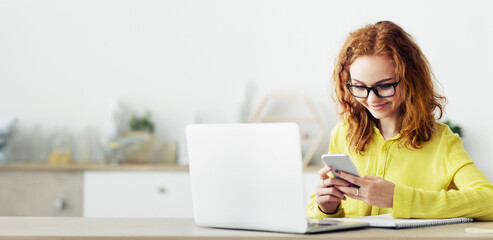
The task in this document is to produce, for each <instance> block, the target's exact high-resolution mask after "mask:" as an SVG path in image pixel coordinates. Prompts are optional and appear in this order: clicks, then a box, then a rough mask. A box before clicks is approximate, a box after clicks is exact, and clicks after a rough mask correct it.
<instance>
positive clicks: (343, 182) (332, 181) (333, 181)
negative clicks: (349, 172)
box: [322, 178, 351, 187]
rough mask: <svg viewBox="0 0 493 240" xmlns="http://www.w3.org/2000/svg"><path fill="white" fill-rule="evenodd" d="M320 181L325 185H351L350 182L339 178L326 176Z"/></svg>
mask: <svg viewBox="0 0 493 240" xmlns="http://www.w3.org/2000/svg"><path fill="white" fill-rule="evenodd" d="M322 181H323V185H325V186H346V187H348V186H351V183H350V182H348V181H346V180H344V179H340V178H328V179H325V180H322Z"/></svg>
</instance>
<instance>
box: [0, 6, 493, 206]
mask: <svg viewBox="0 0 493 240" xmlns="http://www.w3.org/2000/svg"><path fill="white" fill-rule="evenodd" d="M380 20H391V21H393V22H395V23H397V24H399V25H400V26H402V27H403V28H404V29H405V30H406V31H407V32H408V33H410V34H411V35H412V36H413V37H414V38H415V40H416V42H417V43H418V44H419V46H420V47H421V49H422V51H423V52H424V54H425V55H426V57H427V58H428V60H429V61H430V62H431V65H432V69H433V72H434V74H435V76H436V78H437V79H438V81H439V83H440V85H439V86H438V87H439V89H440V92H441V93H442V94H443V95H445V96H446V97H447V98H448V104H447V106H446V114H445V116H444V118H443V120H450V121H451V122H452V123H453V124H455V125H457V126H459V127H460V128H461V130H462V133H463V136H462V139H463V143H464V146H465V148H466V150H467V151H468V153H469V154H470V156H471V157H472V159H473V160H474V161H475V162H476V164H477V165H478V167H479V168H480V169H481V170H482V171H483V172H484V173H485V174H486V175H487V177H488V178H489V179H490V180H493V162H492V161H491V158H492V157H491V149H492V148H493V142H492V141H491V136H492V134H493V126H492V124H491V121H492V119H493V108H492V107H491V104H492V103H493V102H492V100H491V92H492V91H491V90H492V89H493V2H492V1H489V0H475V1H466V0H434V1H425V0H420V1H390V0H388V1H384V0H375V1H363V0H361V1H354V0H353V1H321V0H320V1H318V0H309V1H301V0H267V1H265V0H262V1H261V0H238V1H230V0H206V1H203V0H163V1H158V0H132V1H131V0H120V1H117V0H43V1H34V0H32V1H27V0H21V1H9V0H0V83H1V87H0V136H2V138H1V139H3V140H2V142H0V146H1V148H0V151H1V155H0V161H1V163H3V164H4V165H9V164H13V163H14V164H19V163H21V164H31V163H36V164H44V163H50V164H61V163H84V164H93V163H100V164H107V163H144V164H149V163H152V164H155V163H167V164H175V165H179V166H185V167H186V165H187V161H188V160H187V157H186V148H185V136H184V133H185V127H186V126H187V125H188V124H191V123H232V122H247V121H249V119H251V117H252V116H254V115H255V113H258V114H259V115H262V114H263V115H269V116H272V115H275V116H279V117H280V118H276V119H277V120H279V119H281V120H282V119H284V120H293V119H298V120H300V119H301V120H306V121H305V123H302V124H306V125H307V126H306V129H307V130H306V132H303V133H302V134H303V136H304V137H305V138H307V139H314V138H315V139H317V141H315V142H312V145H310V146H309V147H308V148H307V149H305V153H306V152H310V151H311V152H312V153H313V154H312V155H311V156H310V158H312V160H311V163H310V165H317V164H320V155H321V154H322V153H325V152H327V151H328V139H329V133H330V130H331V129H332V128H333V127H334V126H335V124H336V123H337V122H338V117H337V114H336V112H337V109H336V106H335V104H334V102H333V101H332V100H331V98H330V93H331V91H332V90H331V89H330V86H331V85H330V84H329V82H330V79H331V74H332V70H333V64H334V59H335V57H336V55H337V53H338V51H339V49H340V47H341V46H342V43H343V41H344V39H345V37H346V36H347V34H348V33H349V32H351V31H353V30H355V29H357V28H360V27H363V26H364V25H366V24H370V23H375V22H377V21H380ZM276 96H289V98H288V100H285V99H283V98H276ZM266 97H267V98H266ZM266 99H267V100H268V101H269V102H268V103H267V104H266V105H262V103H263V101H265V100H266ZM264 103H265V102H264ZM262 106H263V107H262ZM310 106H313V108H311V107H310ZM258 119H261V118H258ZM258 119H257V120H258ZM307 119H308V120H307ZM301 122H303V121H301ZM310 123H315V126H308V125H309V124H310ZM323 129H325V130H326V131H325V132H324V131H323ZM320 133H323V134H322V135H323V136H322V137H321V138H320V139H319V134H320ZM5 139H6V140H5ZM132 147H134V148H135V149H131V148H132ZM49 170H50V171H53V169H52V168H50V169H49ZM15 171H21V172H22V171H23V170H22V169H20V168H19V169H15ZM35 172H36V171H32V172H29V173H30V174H31V175H32V174H35ZM2 173H5V174H7V171H4V172H2ZM98 173H101V172H97V174H98ZM5 174H4V175H5ZM82 174H86V173H85V171H83V173H82ZM84 179H86V178H84ZM84 181H85V180H84ZM87 184H89V183H86V185H84V186H88V185H87ZM84 191H85V190H84ZM159 191H161V193H162V189H160V190H159ZM58 192H59V191H58ZM58 192H57V193H58ZM87 194H88V193H86V196H85V197H87ZM98 194H101V193H98ZM26 196H27V195H26ZM86 200H87V199H86ZM89 200H90V199H89ZM89 200H87V201H89ZM94 201H95V202H97V201H96V200H94ZM55 204H56V203H55ZM83 204H85V203H83ZM84 211H87V207H84ZM0 212H1V211H0ZM93 212H97V211H93ZM79 213H80V212H79ZM12 214H13V213H12ZM80 214H82V213H80ZM187 214H188V213H187ZM85 215H90V214H85ZM145 216H148V215H145ZM187 216H188V215H187Z"/></svg>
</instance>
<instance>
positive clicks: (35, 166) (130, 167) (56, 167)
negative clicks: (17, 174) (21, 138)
mask: <svg viewBox="0 0 493 240" xmlns="http://www.w3.org/2000/svg"><path fill="white" fill-rule="evenodd" d="M0 171H188V166H180V165H176V164H106V163H99V164H98V163H86V164H82V163H80V164H78V163H73V164H47V163H9V164H5V165H0Z"/></svg>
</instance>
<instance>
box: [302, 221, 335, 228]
mask: <svg viewBox="0 0 493 240" xmlns="http://www.w3.org/2000/svg"><path fill="white" fill-rule="evenodd" d="M307 222H308V226H309V227H321V226H331V225H338V224H340V222H338V221H332V220H328V219H307Z"/></svg>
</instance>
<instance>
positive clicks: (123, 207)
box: [83, 171, 192, 218]
mask: <svg viewBox="0 0 493 240" xmlns="http://www.w3.org/2000/svg"><path fill="white" fill-rule="evenodd" d="M190 189H191V188H190V177H189V174H188V172H174V171H173V172H171V171H170V172H105V171H87V172H85V173H84V201H83V202H84V213H83V215H84V217H167V218H175V217H179V218H181V217H184V218H190V217H192V194H191V190H190Z"/></svg>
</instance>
